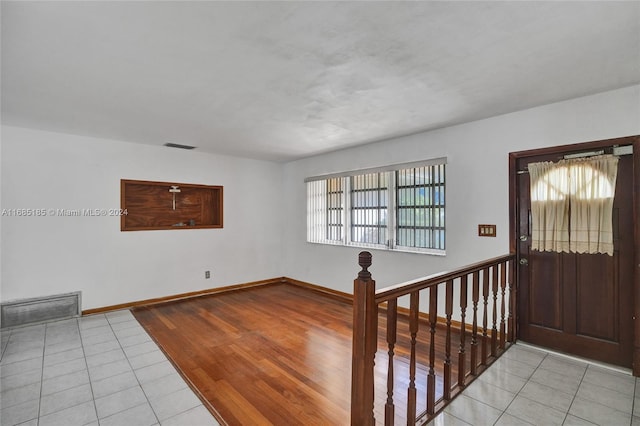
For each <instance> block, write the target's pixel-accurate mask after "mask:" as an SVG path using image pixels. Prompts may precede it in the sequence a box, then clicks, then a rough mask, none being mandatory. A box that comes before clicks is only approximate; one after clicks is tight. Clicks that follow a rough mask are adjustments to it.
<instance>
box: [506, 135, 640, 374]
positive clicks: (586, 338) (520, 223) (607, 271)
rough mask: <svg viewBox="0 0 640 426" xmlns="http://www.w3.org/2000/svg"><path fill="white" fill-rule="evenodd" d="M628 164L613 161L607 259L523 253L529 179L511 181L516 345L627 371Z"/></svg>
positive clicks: (631, 246) (630, 290)
mask: <svg viewBox="0 0 640 426" xmlns="http://www.w3.org/2000/svg"><path fill="white" fill-rule="evenodd" d="M581 151H584V148H583V149H582V150H581ZM574 152H575V151H574ZM578 152H580V151H578ZM570 153H572V152H562V153H559V152H555V153H551V154H550V153H549V152H548V151H547V152H544V153H540V154H538V155H532V156H525V157H520V158H518V159H517V160H516V162H515V167H516V168H517V170H520V171H523V170H526V169H527V165H528V163H530V162H538V161H557V160H558V159H559V158H561V157H562V155H564V154H570ZM633 163H634V161H633V155H625V156H621V157H620V159H619V163H618V178H617V184H616V190H615V199H614V216H613V232H614V255H613V256H608V255H605V254H576V253H551V252H539V251H534V250H531V225H530V222H531V221H530V205H531V200H530V192H529V189H530V179H529V174H528V173H522V172H521V173H519V174H517V175H516V194H515V195H516V197H515V198H516V202H517V217H516V224H515V229H516V233H517V235H516V243H515V244H516V251H517V255H518V257H517V261H518V263H519V265H518V287H519V298H518V316H519V319H518V338H519V339H521V340H523V341H525V342H529V343H532V344H536V345H540V346H544V347H547V348H550V349H555V350H559V351H562V352H566V353H569V354H573V355H577V356H581V357H586V358H589V359H593V360H598V361H602V362H606V363H610V364H616V365H620V366H624V367H629V368H630V367H631V366H632V361H633V346H634V321H633V315H634V313H633V312H634V250H635V240H634V238H635V237H634V219H633V218H634V210H633V209H634V207H633V206H634V170H633V167H634V164H633Z"/></svg>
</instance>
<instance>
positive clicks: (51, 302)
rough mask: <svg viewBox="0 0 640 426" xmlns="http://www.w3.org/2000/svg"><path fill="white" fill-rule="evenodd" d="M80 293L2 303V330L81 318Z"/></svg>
mask: <svg viewBox="0 0 640 426" xmlns="http://www.w3.org/2000/svg"><path fill="white" fill-rule="evenodd" d="M80 293H81V292H79V291H77V292H74V293H65V294H57V295H54V296H46V297H36V298H33V299H22V300H14V301H11V302H5V303H2V304H1V305H0V328H7V327H17V326H20V325H25V324H30V323H34V322H40V321H50V320H56V319H64V318H73V317H77V316H80V314H81V312H82V311H81V299H80Z"/></svg>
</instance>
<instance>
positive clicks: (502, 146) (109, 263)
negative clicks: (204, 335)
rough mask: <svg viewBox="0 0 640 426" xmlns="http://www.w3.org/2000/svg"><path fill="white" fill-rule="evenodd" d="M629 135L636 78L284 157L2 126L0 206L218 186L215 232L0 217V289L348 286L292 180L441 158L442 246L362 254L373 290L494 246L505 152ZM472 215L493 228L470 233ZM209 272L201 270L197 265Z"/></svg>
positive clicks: (340, 254)
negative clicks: (133, 187) (314, 236)
mask: <svg viewBox="0 0 640 426" xmlns="http://www.w3.org/2000/svg"><path fill="white" fill-rule="evenodd" d="M634 134H640V86H633V87H629V88H626V89H621V90H616V91H611V92H606V93H602V94H597V95H593V96H588V97H584V98H579V99H574V100H570V101H566V102H561V103H557V104H553V105H548V106H544V107H539V108H535V109H531V110H526V111H521V112H516V113H512V114H508V115H504V116H500V117H495V118H491V119H487V120H482V121H477V122H473V123H468V124H465V125H460V126H454V127H449V128H445V129H441V130H436V131H431V132H425V133H420V134H416V135H412V136H407V137H403V138H397V139H393V140H388V141H383V142H379V143H375V144H370V145H367V146H361V147H356V148H353V149H348V150H343V151H338V152H333V153H328V154H324V155H318V156H315V157H311V158H307V159H303V160H299V161H295V162H291V163H287V164H284V165H283V164H278V163H271V162H263V161H255V160H248V159H241V158H233V157H226V156H218V155H209V154H204V153H198V152H197V151H192V152H190V151H180V150H174V149H169V148H164V147H152V146H146V145H137V144H131V143H126V142H121V141H112V140H103V139H94V138H87V137H81V136H72V135H64V134H58V133H51V132H43V131H37V130H31V129H22V128H15V127H6V126H3V127H2V133H1V139H2V145H1V161H0V168H1V173H0V183H1V190H2V192H1V199H0V205H1V206H2V208H3V209H12V208H13V209H15V208H45V209H49V208H54V209H58V208H65V209H82V208H119V206H120V185H119V183H120V179H123V178H124V179H140V180H157V181H174V182H184V183H201V184H210V185H224V191H225V192H224V197H225V199H224V203H225V204H224V207H225V212H224V214H225V224H224V229H210V230H179V231H177V230H176V231H140V232H120V222H119V218H117V217H98V218H96V217H40V218H37V217H7V216H4V217H2V218H1V221H0V232H1V245H0V250H1V251H0V253H1V260H0V267H1V274H0V277H1V282H0V300H2V301H6V300H12V299H20V298H27V297H35V296H44V295H48V294H58V293H63V292H69V291H76V290H82V292H83V309H91V308H96V307H104V306H108V305H113V304H118V303H127V302H132V301H137V300H144V299H149V298H155V297H162V296H168V295H173V294H178V293H184V292H190V291H197V290H201V289H207V288H213V287H218V286H224V285H230V284H236V283H246V282H250V281H255V280H262V279H266V278H272V277H277V276H282V275H286V276H289V277H292V278H296V279H299V280H303V281H307V282H311V283H314V284H319V285H322V286H326V287H329V288H333V289H337V290H341V291H345V292H351V291H352V283H353V279H354V277H355V276H356V273H357V271H358V266H357V253H358V252H359V251H360V250H361V249H358V248H346V247H335V246H323V245H314V244H308V243H306V242H305V239H306V201H305V197H306V190H305V184H304V178H305V177H308V176H317V175H322V174H326V173H332V172H341V171H347V170H354V169H360V168H366V167H374V166H381V165H386V164H393V163H401V162H406V161H416V160H420V159H430V158H437V157H447V158H448V165H447V209H448V210H447V233H448V234H447V256H446V257H438V256H428V255H421V254H409V253H392V252H385V251H378V250H374V251H373V262H374V263H373V267H372V268H371V270H372V272H373V275H374V278H375V279H376V280H377V285H378V287H383V286H386V285H390V284H394V283H398V282H401V281H404V280H407V279H413V278H416V277H419V276H424V275H428V274H431V273H434V272H439V271H443V270H447V269H452V268H455V267H458V266H462V265H466V264H468V263H471V262H474V261H478V260H482V259H486V258H488V257H492V256H497V255H501V254H505V253H507V252H508V250H509V244H508V223H509V222H508V207H509V206H508V187H509V182H508V160H507V159H508V153H509V152H513V151H519V150H525V149H532V148H539V147H544V146H554V145H563V144H569V143H580V142H586V141H590V140H599V139H606V138H613V137H620V136H628V135H634ZM479 223H494V224H497V226H498V236H497V238H480V237H477V225H478V224H479ZM205 270H211V271H212V274H213V277H212V279H210V280H205V279H204V271H205Z"/></svg>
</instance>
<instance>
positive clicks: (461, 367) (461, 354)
mask: <svg viewBox="0 0 640 426" xmlns="http://www.w3.org/2000/svg"><path fill="white" fill-rule="evenodd" d="M468 285H469V276H468V275H464V276H462V277H460V348H459V349H458V384H459V385H460V386H462V387H464V378H465V373H466V354H465V348H464V344H465V338H466V334H467V330H466V323H465V316H466V311H467V287H468Z"/></svg>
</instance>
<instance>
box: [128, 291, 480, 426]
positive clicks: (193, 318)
mask: <svg viewBox="0 0 640 426" xmlns="http://www.w3.org/2000/svg"><path fill="white" fill-rule="evenodd" d="M132 312H133V314H134V315H135V317H136V318H137V319H138V321H139V322H140V323H141V324H142V325H143V326H144V327H145V329H146V330H147V331H148V332H149V334H150V335H151V336H152V337H153V338H154V339H155V340H156V342H157V343H158V344H159V346H160V347H161V348H162V349H163V350H164V351H165V353H166V354H167V355H168V357H169V358H170V359H171V360H172V361H173V362H174V364H175V365H176V366H177V367H178V368H179V370H180V371H181V372H182V374H183V375H184V376H185V378H187V379H188V381H190V382H191V384H192V386H193V387H194V388H195V389H194V390H196V391H197V393H199V394H200V395H201V397H202V398H203V399H204V400H206V401H207V402H208V403H209V404H210V407H212V412H213V413H214V415H216V416H217V417H219V420H221V424H224V423H227V424H229V425H270V424H272V425H297V424H299V425H348V424H349V420H350V414H349V413H350V387H351V365H350V364H351V338H352V334H351V322H352V307H351V305H350V304H347V303H345V302H342V301H339V300H336V299H335V298H331V297H328V296H326V295H323V294H320V293H318V292H315V291H312V290H308V289H304V288H301V287H297V286H293V285H289V284H276V285H268V286H261V287H255V288H251V289H248V290H242V291H235V292H230V293H223V294H217V295H211V296H205V297H199V298H194V299H189V300H184V301H178V302H172V303H166V304H162V305H155V306H149V307H138V308H135V309H133V310H132ZM380 323H381V325H383V324H384V318H383V316H382V315H381V317H380ZM421 326H422V324H421ZM381 329H382V330H381V332H380V339H379V345H378V347H379V350H378V353H377V355H376V419H377V420H378V422H380V421H383V420H384V402H385V401H386V392H387V386H386V374H387V363H388V356H387V350H388V348H387V345H386V343H385V341H384V330H383V327H381ZM428 334H429V333H428V332H427V330H421V333H419V335H418V336H419V342H418V353H419V354H420V356H419V361H420V362H421V364H420V365H418V366H417V373H416V387H417V388H418V412H420V411H422V410H424V408H425V401H426V396H425V388H426V375H427V367H426V365H425V364H426V356H427V354H428V344H427V343H426V339H428ZM437 336H438V343H437V345H436V354H437V357H438V361H437V367H436V374H437V375H438V384H437V392H436V393H437V396H436V398H439V397H440V396H441V395H442V364H443V362H442V361H443V359H444V343H443V341H444V334H443V333H438V334H437ZM398 337H399V338H398V344H397V347H396V356H395V357H394V366H395V367H394V368H395V394H394V402H395V404H396V424H402V423H405V424H406V419H405V418H404V416H405V415H404V410H405V407H406V393H407V392H406V389H407V386H408V371H409V366H408V359H407V357H406V353H408V342H409V339H408V326H407V324H406V321H404V320H400V321H399V324H398ZM469 340H470V339H467V341H469ZM458 342H459V340H458V339H457V337H455V336H454V338H453V339H452V360H453V359H454V356H457V352H458V344H459V343H458ZM468 350H469V348H468V347H467V351H468ZM467 359H468V357H467ZM454 364H455V363H454ZM468 368H469V367H468V366H467V371H468ZM453 374H454V377H456V376H455V374H457V371H455V369H454V371H453Z"/></svg>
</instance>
